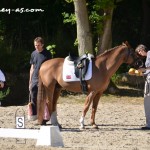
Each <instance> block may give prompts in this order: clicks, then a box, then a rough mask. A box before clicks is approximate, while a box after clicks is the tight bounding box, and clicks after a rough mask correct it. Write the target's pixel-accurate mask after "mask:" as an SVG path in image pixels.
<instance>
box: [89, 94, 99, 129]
mask: <svg viewBox="0 0 150 150" xmlns="http://www.w3.org/2000/svg"><path fill="white" fill-rule="evenodd" d="M100 96H101V93H98V94H96V96H95V97H94V99H93V105H92V114H91V125H92V126H93V128H96V129H97V128H98V126H97V125H96V124H95V114H96V110H97V106H98V102H99V99H100Z"/></svg>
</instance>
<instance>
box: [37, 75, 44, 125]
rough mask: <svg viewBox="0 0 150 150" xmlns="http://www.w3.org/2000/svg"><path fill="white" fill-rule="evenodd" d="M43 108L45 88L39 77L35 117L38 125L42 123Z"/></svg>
mask: <svg viewBox="0 0 150 150" xmlns="http://www.w3.org/2000/svg"><path fill="white" fill-rule="evenodd" d="M44 106H45V88H44V85H43V82H42V80H41V77H40V76H39V87H38V95H37V116H38V123H39V124H42V122H43V114H44Z"/></svg>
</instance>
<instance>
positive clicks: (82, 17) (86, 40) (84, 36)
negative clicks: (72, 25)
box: [73, 0, 93, 56]
mask: <svg viewBox="0 0 150 150" xmlns="http://www.w3.org/2000/svg"><path fill="white" fill-rule="evenodd" d="M73 2H74V7H75V16H76V22H77V41H78V52H79V56H81V55H83V54H84V53H86V52H89V53H91V54H93V46H92V34H91V31H90V26H89V19H88V13H87V8H86V1H85V0H74V1H73Z"/></svg>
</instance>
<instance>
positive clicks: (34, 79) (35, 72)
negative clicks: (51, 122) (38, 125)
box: [28, 37, 51, 121]
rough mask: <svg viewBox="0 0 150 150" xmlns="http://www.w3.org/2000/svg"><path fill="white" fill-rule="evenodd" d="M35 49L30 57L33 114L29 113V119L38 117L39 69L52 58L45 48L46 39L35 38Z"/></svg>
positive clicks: (30, 87) (30, 88)
mask: <svg viewBox="0 0 150 150" xmlns="http://www.w3.org/2000/svg"><path fill="white" fill-rule="evenodd" d="M34 47H35V50H34V51H33V52H32V54H31V58H30V64H31V68H30V78H29V91H30V97H31V109H32V115H28V120H32V121H33V120H36V119H37V93H38V78H39V69H40V67H41V64H42V63H43V62H45V61H47V60H49V59H51V54H50V52H49V51H48V50H46V49H45V48H44V40H43V38H42V37H37V38H35V39H34Z"/></svg>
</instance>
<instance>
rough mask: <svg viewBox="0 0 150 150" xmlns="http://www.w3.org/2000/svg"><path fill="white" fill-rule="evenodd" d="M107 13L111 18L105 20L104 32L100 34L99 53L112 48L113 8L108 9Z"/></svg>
mask: <svg viewBox="0 0 150 150" xmlns="http://www.w3.org/2000/svg"><path fill="white" fill-rule="evenodd" d="M105 14H106V15H107V16H108V17H109V18H108V19H106V21H105V22H104V32H103V34H102V35H100V38H99V39H100V40H99V48H98V49H99V53H103V52H104V51H105V50H107V49H109V48H111V46H112V32H111V25H112V16H113V8H111V9H109V10H106V11H105V13H104V15H105Z"/></svg>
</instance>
